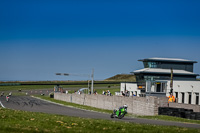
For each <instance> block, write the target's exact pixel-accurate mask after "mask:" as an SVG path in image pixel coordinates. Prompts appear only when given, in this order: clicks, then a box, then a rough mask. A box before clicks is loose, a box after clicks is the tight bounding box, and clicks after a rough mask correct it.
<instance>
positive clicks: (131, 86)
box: [120, 83, 140, 96]
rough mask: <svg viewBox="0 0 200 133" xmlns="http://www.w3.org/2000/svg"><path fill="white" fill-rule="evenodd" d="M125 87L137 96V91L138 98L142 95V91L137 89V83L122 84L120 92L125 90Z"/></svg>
mask: <svg viewBox="0 0 200 133" xmlns="http://www.w3.org/2000/svg"><path fill="white" fill-rule="evenodd" d="M125 86H126V90H128V91H130V92H132V91H133V93H134V94H135V92H136V91H137V96H138V95H139V94H140V90H139V89H138V88H137V83H121V85H120V92H121V91H123V92H124V90H125Z"/></svg>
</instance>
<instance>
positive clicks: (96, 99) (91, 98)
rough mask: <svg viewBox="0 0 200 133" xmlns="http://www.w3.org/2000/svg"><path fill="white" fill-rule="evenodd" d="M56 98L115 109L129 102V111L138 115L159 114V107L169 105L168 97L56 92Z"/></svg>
mask: <svg viewBox="0 0 200 133" xmlns="http://www.w3.org/2000/svg"><path fill="white" fill-rule="evenodd" d="M54 99H57V100H62V101H66V102H72V103H77V104H81V105H87V106H92V107H96V108H101V109H108V110H113V109H115V108H119V107H120V106H122V105H124V104H127V105H128V113H132V114H137V115H157V114H158V107H165V106H166V105H167V99H166V98H158V97H122V96H105V95H87V94H81V95H79V94H65V93H59V92H56V93H54Z"/></svg>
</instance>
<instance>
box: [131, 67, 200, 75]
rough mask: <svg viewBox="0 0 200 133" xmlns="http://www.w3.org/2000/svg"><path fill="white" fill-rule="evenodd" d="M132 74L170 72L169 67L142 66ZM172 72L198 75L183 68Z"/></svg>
mask: <svg viewBox="0 0 200 133" xmlns="http://www.w3.org/2000/svg"><path fill="white" fill-rule="evenodd" d="M133 73H134V74H139V73H149V74H171V69H161V68H144V69H140V70H136V71H134V72H133ZM173 74H175V75H193V76H199V74H195V73H193V72H189V71H185V70H175V69H174V70H173Z"/></svg>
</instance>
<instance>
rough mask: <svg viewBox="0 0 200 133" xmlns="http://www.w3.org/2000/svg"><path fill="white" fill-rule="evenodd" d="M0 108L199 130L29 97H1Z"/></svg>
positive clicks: (183, 125)
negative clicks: (112, 115)
mask: <svg viewBox="0 0 200 133" xmlns="http://www.w3.org/2000/svg"><path fill="white" fill-rule="evenodd" d="M0 106H3V107H5V108H10V109H15V110H24V111H31V112H43V113H50V114H60V115H67V116H76V117H83V118H93V119H106V120H115V121H125V122H133V123H141V124H154V125H168V126H178V127H189V128H200V125H199V124H189V123H179V122H169V121H161V120H150V119H141V118H130V117H126V116H125V117H124V118H123V119H116V118H114V119H112V118H110V114H105V113H99V112H93V111H87V110H82V109H77V108H73V107H67V106H63V105H59V104H56V103H52V102H48V101H44V100H41V99H38V98H34V97H30V96H11V97H10V99H9V102H7V101H6V97H5V96H1V97H0Z"/></svg>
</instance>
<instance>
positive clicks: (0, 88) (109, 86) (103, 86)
mask: <svg viewBox="0 0 200 133" xmlns="http://www.w3.org/2000/svg"><path fill="white" fill-rule="evenodd" d="M54 86H55V85H17V86H0V91H13V90H15V91H17V90H20V89H21V90H37V89H52V90H53V88H54ZM61 86H62V87H63V88H64V89H68V90H70V89H71V91H72V90H73V91H72V92H74V90H78V89H80V88H87V87H88V85H61ZM119 88H120V85H119V84H94V89H95V90H97V91H99V89H102V90H103V89H104V90H106V89H107V90H108V89H110V90H111V89H118V91H119ZM99 92H100V91H99ZM101 93H102V91H101Z"/></svg>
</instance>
